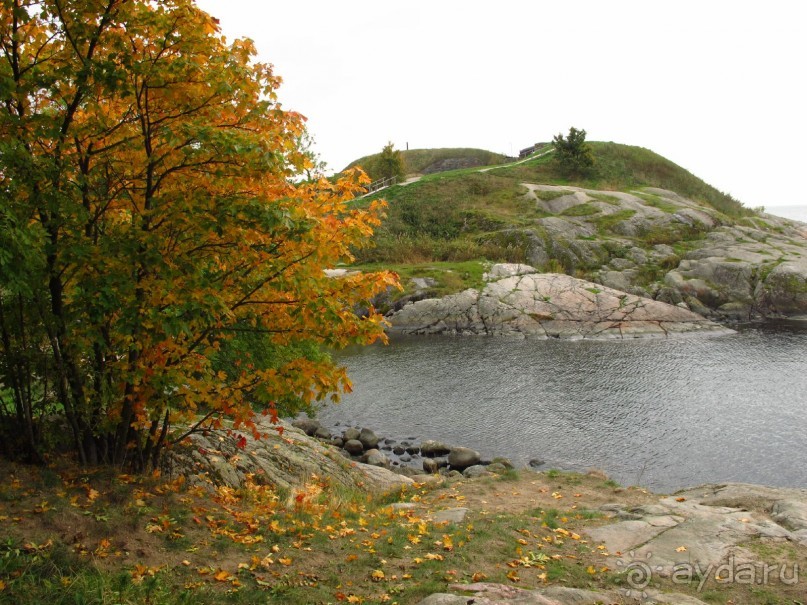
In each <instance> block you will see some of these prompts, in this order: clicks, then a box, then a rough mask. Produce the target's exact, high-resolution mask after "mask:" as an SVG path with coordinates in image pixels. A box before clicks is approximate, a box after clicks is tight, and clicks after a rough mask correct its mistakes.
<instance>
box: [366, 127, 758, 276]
mask: <svg viewBox="0 0 807 605" xmlns="http://www.w3.org/2000/svg"><path fill="white" fill-rule="evenodd" d="M591 147H592V149H593V151H594V156H595V160H596V172H595V173H594V174H593V175H592V176H590V177H588V178H585V179H579V180H569V179H567V178H565V177H564V176H563V175H562V174H561V173H560V172H558V170H557V168H556V166H555V162H554V161H553V160H552V154H551V153H550V154H548V155H544V156H542V157H539V158H536V159H533V160H530V161H528V162H524V163H516V164H497V165H496V167H494V168H493V169H491V170H488V171H486V172H479V170H478V169H477V168H470V169H462V170H453V171H450V172H442V173H437V174H430V175H427V176H424V177H423V178H422V179H421V180H420V181H418V182H415V183H412V184H410V185H407V186H398V187H392V188H389V189H385V190H383V191H382V192H379V193H377V194H376V195H374V196H373V197H383V198H384V199H386V200H387V201H388V202H389V210H388V218H387V220H386V221H385V223H384V225H383V226H382V227H381V228H380V229H379V230H378V231H377V233H376V235H375V244H376V245H375V247H374V248H372V249H369V250H367V251H363V252H362V254H361V256H360V259H359V260H360V262H362V263H396V264H397V263H410V264H411V263H422V262H435V261H467V260H472V259H487V260H490V261H507V262H523V261H525V255H524V249H523V246H521V245H519V242H517V241H503V238H502V236H501V233H502V232H503V231H504V232H507V231H508V230H512V229H514V228H516V229H519V228H527V227H533V226H535V224H536V220H537V219H541V218H546V217H548V216H551V213H548V212H546V210H543V209H541V208H540V207H538V206H536V204H535V203H534V202H533V201H532V200H531V199H530V198H529V196H527V195H526V193H527V191H526V189H525V187H524V183H544V184H552V185H573V186H580V187H586V188H590V189H597V190H606V191H607V190H613V191H630V190H634V189H640V188H643V187H658V188H662V189H669V190H673V191H675V192H676V193H678V194H680V195H682V196H684V197H687V198H690V199H692V200H693V201H696V202H700V203H702V204H703V205H704V207H705V208H706V209H708V210H709V212H711V213H712V214H714V215H715V216H716V217H718V219H719V220H720V221H721V222H723V223H731V222H733V221H736V220H738V219H740V218H741V217H743V216H746V215H748V214H750V213H751V211H750V210H748V209H746V208H745V207H743V206H742V204H740V202H738V201H737V200H735V199H733V198H732V197H731V196H730V195H728V194H724V193H722V192H720V191H718V190H717V189H715V188H714V187H711V186H710V185H708V184H707V183H705V182H704V181H703V180H701V179H699V178H698V177H696V176H694V175H692V174H691V173H690V172H688V171H686V170H685V169H683V168H681V167H679V166H677V165H676V164H674V163H672V162H670V161H669V160H667V159H665V158H663V157H661V156H659V155H658V154H655V153H653V152H652V151H649V150H647V149H643V148H640V147H630V146H627V145H618V144H615V143H591ZM456 151H459V150H446V149H442V150H431V153H427V151H423V150H418V151H412V152H409V155H408V156H407V161H409V160H408V158H409V157H412V158H415V159H417V164H416V167H417V168H418V169H421V170H422V169H423V168H424V166H428V165H429V164H430V163H433V161H434V160H435V158H445V157H448V156H449V155H450V153H449V152H456ZM477 151H478V150H477ZM474 157H480V158H481V157H483V156H474ZM499 157H500V156H499ZM363 159H364V158H362V160H363ZM362 160H357V161H356V162H354V165H355V164H360V163H361V161H362ZM369 199H372V198H364V200H362V201H361V202H359V203H366V202H367V201H368V200H369ZM495 234H499V235H497V236H496V237H492V236H493V235H495ZM504 239H505V240H506V239H507V238H504Z"/></svg>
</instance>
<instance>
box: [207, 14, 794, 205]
mask: <svg viewBox="0 0 807 605" xmlns="http://www.w3.org/2000/svg"><path fill="white" fill-rule="evenodd" d="M197 4H198V5H199V6H200V7H201V8H202V9H204V10H206V11H207V12H209V13H210V14H212V15H213V16H215V17H218V18H219V19H220V20H221V26H222V29H223V31H224V33H225V34H226V35H227V36H228V38H230V39H232V38H236V37H248V38H252V39H253V40H254V41H255V43H256V46H257V49H258V53H259V58H260V60H261V61H264V62H267V63H272V64H273V65H274V66H275V72H276V73H277V74H278V75H280V76H281V77H282V78H283V80H284V84H283V86H282V87H281V88H280V90H279V97H280V101H281V103H282V104H283V106H284V107H285V108H286V109H293V110H295V111H299V112H300V113H302V114H303V115H305V116H307V117H308V127H309V130H310V132H311V134H312V135H313V137H314V139H315V140H316V142H317V145H316V151H317V152H318V153H319V154H320V156H321V158H322V159H323V160H324V161H325V162H327V164H328V167H329V168H330V169H332V170H341V169H342V168H344V167H345V166H346V165H347V164H348V163H349V162H351V161H352V160H354V159H356V158H358V157H360V156H364V155H368V154H371V153H376V152H378V151H380V150H381V148H382V147H383V145H384V144H386V143H387V141H392V142H393V143H394V144H395V146H396V147H397V148H399V149H404V148H405V147H406V144H407V142H408V143H409V147H410V148H411V149H420V148H432V147H478V148H482V149H489V150H491V151H496V152H500V153H507V154H510V153H512V154H514V155H517V154H518V150H519V149H520V148H522V147H527V146H529V145H531V144H532V143H534V142H537V141H548V140H551V137H552V136H553V135H554V134H556V133H558V132H561V131H562V132H564V133H566V132H567V131H568V129H569V127H570V126H575V127H577V128H584V129H585V130H586V131H587V132H588V140H591V141H615V142H618V143H626V144H630V145H639V146H642V147H647V148H649V149H652V150H653V151H655V152H657V153H660V154H661V155H663V156H665V157H667V158H669V159H670V160H672V161H674V162H676V163H677V164H679V165H681V166H683V167H684V168H686V169H688V170H689V171H691V172H693V173H694V174H696V175H698V176H700V177H701V178H703V179H704V180H706V181H707V182H709V183H711V184H712V185H714V186H716V187H717V188H718V189H721V190H723V191H726V192H729V193H731V194H732V195H734V196H735V197H737V198H738V199H740V200H741V201H742V202H743V203H745V204H746V205H748V206H759V205H766V206H781V205H788V204H805V203H807V194H805V193H804V191H805V189H804V187H803V182H802V180H803V178H802V177H803V175H805V174H807V153H805V151H804V150H805V145H807V116H805V111H806V110H807V34H805V31H804V28H805V25H807V2H804V1H803V0H787V1H785V0H768V1H766V2H762V1H760V0H756V1H754V2H748V1H745V0H735V1H722V0H708V1H707V0H697V1H691V0H676V1H662V0H655V1H654V0H636V1H628V0H610V1H606V0H552V1H551V2H550V1H545V0H532V1H527V0H521V1H516V0H499V1H498V2H495V1H492V0H487V1H484V2H483V1H479V0H429V1H426V0H407V1H405V2H404V1H398V2H390V1H389V0H342V1H341V2H337V1H335V0H287V1H285V2H278V1H276V0H197Z"/></svg>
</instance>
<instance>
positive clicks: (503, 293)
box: [389, 264, 727, 338]
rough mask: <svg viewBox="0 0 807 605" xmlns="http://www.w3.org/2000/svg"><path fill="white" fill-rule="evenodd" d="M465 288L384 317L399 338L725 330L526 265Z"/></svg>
mask: <svg viewBox="0 0 807 605" xmlns="http://www.w3.org/2000/svg"><path fill="white" fill-rule="evenodd" d="M487 279H488V280H489V282H488V284H487V285H486V286H485V288H484V289H483V290H482V291H481V292H480V291H478V290H474V289H470V290H465V291H464V292H460V293H458V294H454V295H451V296H446V297H444V298H441V299H427V300H422V301H418V302H415V303H411V304H409V305H406V306H405V307H403V308H402V309H401V310H400V311H397V312H395V313H393V314H392V315H391V316H390V317H389V320H390V323H391V325H392V330H393V331H395V332H400V333H404V334H458V335H465V334H469V335H470V334H485V335H498V336H521V337H530V338H640V337H667V336H672V335H680V334H697V333H712V334H714V333H725V332H727V330H726V329H725V328H723V327H721V326H719V325H717V324H715V323H713V322H711V321H708V320H706V319H704V318H703V317H701V316H700V315H697V314H695V313H692V312H691V311H689V310H687V309H684V308H681V307H677V306H673V305H669V304H666V303H663V302H660V301H655V300H651V299H647V298H641V297H638V296H635V295H632V294H627V293H625V292H621V291H618V290H614V289H612V288H608V287H606V286H603V285H600V284H595V283H592V282H587V281H583V280H580V279H576V278H574V277H570V276H568V275H561V274H553V273H546V274H542V273H538V272H536V270H535V269H534V268H532V267H529V266H527V265H506V264H502V265H494V267H493V268H492V269H491V271H490V272H489V273H488V274H487Z"/></svg>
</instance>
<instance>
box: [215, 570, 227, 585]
mask: <svg viewBox="0 0 807 605" xmlns="http://www.w3.org/2000/svg"><path fill="white" fill-rule="evenodd" d="M213 579H214V580H216V582H226V581H227V580H229V579H230V573H229V572H227V571H224V570H223V569H220V570H219V571H218V572H217V573H216V574H215V575H214V576H213Z"/></svg>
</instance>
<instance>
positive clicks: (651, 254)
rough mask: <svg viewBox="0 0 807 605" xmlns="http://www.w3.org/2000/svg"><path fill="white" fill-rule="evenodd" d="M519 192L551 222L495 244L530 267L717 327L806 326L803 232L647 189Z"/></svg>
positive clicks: (802, 227)
mask: <svg viewBox="0 0 807 605" xmlns="http://www.w3.org/2000/svg"><path fill="white" fill-rule="evenodd" d="M524 187H525V188H526V189H527V194H526V195H527V198H528V199H530V200H532V201H533V202H534V203H535V205H536V207H537V208H538V209H539V210H540V211H541V212H543V213H546V214H550V215H552V216H546V217H544V218H540V219H538V220H536V221H535V223H536V226H535V227H525V228H522V229H520V230H519V231H518V233H517V234H515V231H514V230H512V229H511V230H509V231H508V232H507V233H505V232H502V233H501V234H500V235H499V236H498V237H505V236H506V237H507V238H510V239H513V238H516V236H517V239H518V242H519V243H520V245H521V246H522V247H525V248H526V258H528V259H530V262H533V263H534V264H536V265H539V266H548V265H549V263H551V262H553V261H554V262H555V263H560V264H561V265H562V266H563V267H564V269H565V270H566V271H567V272H570V273H571V272H574V271H578V270H583V271H586V272H590V273H591V274H592V279H593V280H594V281H597V282H599V283H602V284H603V285H606V286H609V287H612V288H615V289H618V290H623V291H626V292H629V293H632V294H637V295H640V296H645V297H649V298H654V299H659V300H665V301H669V300H674V301H675V304H677V303H678V302H685V303H686V304H687V306H688V307H689V308H690V309H692V310H696V311H697V312H699V313H700V312H703V313H707V314H709V315H710V316H714V317H717V318H726V319H749V318H756V317H793V316H802V315H805V316H807V224H805V223H800V222H798V221H792V220H789V219H784V218H780V217H777V216H773V215H768V214H764V213H762V214H759V215H753V216H747V217H743V218H739V219H737V218H735V219H731V218H729V217H727V216H725V215H722V214H721V213H719V212H718V211H717V210H715V209H714V208H710V207H708V206H704V205H702V204H699V203H697V202H695V201H693V200H690V199H687V198H685V197H683V196H680V195H678V194H676V193H674V192H672V191H667V190H664V189H658V188H652V187H648V188H642V189H638V190H636V191H631V192H618V191H597V190H592V189H584V188H580V187H570V186H555V185H537V184H531V183H524ZM673 246H675V247H674V248H673Z"/></svg>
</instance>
